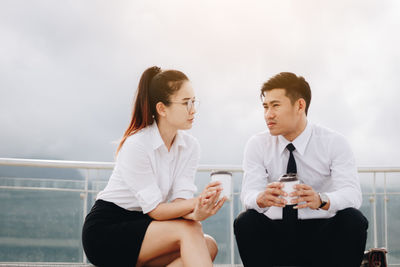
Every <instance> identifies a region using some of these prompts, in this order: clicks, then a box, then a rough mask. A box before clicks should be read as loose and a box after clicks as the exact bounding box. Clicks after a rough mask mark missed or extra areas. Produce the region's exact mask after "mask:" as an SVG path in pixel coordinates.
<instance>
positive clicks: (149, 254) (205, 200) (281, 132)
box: [82, 67, 368, 267]
mask: <svg viewBox="0 0 400 267" xmlns="http://www.w3.org/2000/svg"><path fill="white" fill-rule="evenodd" d="M261 96H262V103H263V105H264V116H265V120H266V122H267V126H268V128H269V131H266V132H263V133H260V134H257V135H255V136H253V137H252V138H251V139H250V140H249V142H248V144H247V146H246V149H245V155H244V163H243V168H244V171H245V173H244V178H243V185H242V193H241V198H242V201H243V204H244V206H245V208H246V211H244V212H243V213H241V214H240V215H239V216H238V218H237V219H236V220H235V225H234V229H235V236H236V241H237V244H238V247H239V252H240V256H241V258H242V261H243V264H244V266H274V265H290V264H295V265H310V266H357V267H358V266H360V262H361V257H362V254H363V251H364V248H365V242H366V231H367V227H368V222H367V220H366V219H365V218H364V216H363V215H362V214H361V213H360V211H358V210H357V208H359V207H360V205H361V191H360V184H359V181H358V177H357V170H356V165H355V161H354V157H353V154H352V152H351V149H350V146H349V144H348V143H347V142H346V140H345V139H344V138H343V137H342V136H341V135H339V134H337V133H336V132H333V131H331V130H328V129H326V128H324V127H321V126H318V125H314V124H311V123H309V122H308V121H307V110H308V107H309V105H310V100H311V91H310V87H309V85H308V83H307V82H306V81H305V80H304V78H302V77H298V76H296V75H294V74H292V73H280V74H278V75H276V76H274V77H272V78H271V79H270V80H268V81H267V82H266V83H265V84H264V86H263V87H262V90H261ZM196 104H197V101H196V99H195V94H194V90H193V88H192V86H191V84H190V82H189V79H188V78H187V76H186V75H185V74H183V73H182V72H180V71H177V70H161V69H160V68H158V67H151V68H149V69H147V70H146V71H145V72H144V73H143V74H142V77H141V78H140V81H139V85H138V89H137V91H136V98H135V103H134V107H133V113H132V119H131V123H130V125H129V127H128V129H127V130H126V131H125V133H124V135H123V138H122V140H121V142H120V144H119V147H118V149H117V156H116V165H115V168H114V170H113V173H112V175H111V177H110V179H109V182H108V184H107V186H106V187H105V189H104V190H103V191H101V192H100V193H99V194H98V195H97V199H96V202H95V204H94V206H93V207H92V209H91V211H90V212H89V214H88V215H87V217H86V219H85V223H84V226H83V231H82V242H83V247H84V250H85V253H86V256H87V258H88V259H89V261H90V262H91V263H93V264H95V265H96V266H99V267H102V266H118V267H124V266H130V267H133V266H212V264H213V260H214V259H215V257H216V255H217V252H218V247H217V243H216V241H215V240H214V239H213V238H212V237H211V236H209V235H206V234H204V233H203V231H202V226H201V224H200V221H203V220H205V219H207V218H208V217H210V216H213V215H214V214H216V213H217V212H218V210H219V209H220V208H221V207H222V205H223V204H224V202H225V200H226V198H225V197H224V198H222V199H220V194H221V191H222V188H221V185H220V183H219V182H211V183H210V184H208V185H207V186H206V187H205V188H204V190H203V191H202V192H201V193H200V194H199V195H198V196H197V197H194V193H195V191H196V186H195V184H194V179H195V174H196V170H197V167H198V162H199V157H200V147H199V143H198V142H197V140H196V139H195V138H194V137H192V136H191V135H189V134H188V133H186V132H185V131H182V130H186V129H190V128H191V127H192V124H193V119H194V114H195V113H196ZM285 173H295V174H296V175H297V177H298V179H299V181H300V183H299V184H297V185H296V186H295V189H294V191H293V192H292V193H291V194H290V196H289V195H288V194H287V192H286V191H285V190H284V188H283V186H284V183H282V182H279V181H278V179H279V177H280V176H281V175H282V174H285ZM288 197H291V199H290V200H289V198H288ZM219 199H220V200H219ZM288 200H289V201H288ZM227 227H228V226H227Z"/></svg>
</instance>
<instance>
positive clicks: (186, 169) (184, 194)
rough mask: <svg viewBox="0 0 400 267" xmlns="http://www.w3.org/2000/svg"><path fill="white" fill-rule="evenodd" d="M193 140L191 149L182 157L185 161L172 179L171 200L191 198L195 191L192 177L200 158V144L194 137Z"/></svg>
mask: <svg viewBox="0 0 400 267" xmlns="http://www.w3.org/2000/svg"><path fill="white" fill-rule="evenodd" d="M193 142H194V143H193V144H192V150H191V151H190V152H189V154H188V155H187V156H186V157H187V158H186V159H184V160H185V161H186V163H185V164H184V165H183V167H182V170H181V171H180V172H179V175H178V176H177V177H176V178H175V180H174V183H173V187H172V195H171V200H175V199H177V198H183V199H189V198H192V197H193V195H194V193H195V192H196V191H197V187H196V185H195V183H194V179H195V176H196V171H197V168H198V165H199V160H200V144H199V143H198V142H197V140H195V139H193Z"/></svg>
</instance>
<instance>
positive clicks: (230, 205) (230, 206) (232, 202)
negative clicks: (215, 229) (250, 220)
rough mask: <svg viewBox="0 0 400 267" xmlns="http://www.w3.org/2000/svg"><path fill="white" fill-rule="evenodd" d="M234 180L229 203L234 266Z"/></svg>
mask: <svg viewBox="0 0 400 267" xmlns="http://www.w3.org/2000/svg"><path fill="white" fill-rule="evenodd" d="M233 180H234V179H232V185H231V192H230V194H231V201H230V203H229V208H230V211H229V213H230V220H229V221H230V222H229V223H230V226H229V229H230V233H231V265H232V266H234V264H235V236H234V234H233V219H234V218H233V216H234V210H233V205H234V201H235V195H234V194H233V192H234V190H233V186H234V184H235V183H234V182H233Z"/></svg>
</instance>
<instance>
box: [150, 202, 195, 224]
mask: <svg viewBox="0 0 400 267" xmlns="http://www.w3.org/2000/svg"><path fill="white" fill-rule="evenodd" d="M195 205H196V199H195V198H191V199H175V200H174V201H173V202H170V203H160V204H159V205H158V206H157V207H156V208H155V209H154V210H152V211H150V212H149V213H148V215H149V216H150V217H151V218H153V219H154V220H157V221H165V220H171V219H175V218H179V217H184V216H185V215H188V214H190V213H191V212H192V211H193V210H194V207H195Z"/></svg>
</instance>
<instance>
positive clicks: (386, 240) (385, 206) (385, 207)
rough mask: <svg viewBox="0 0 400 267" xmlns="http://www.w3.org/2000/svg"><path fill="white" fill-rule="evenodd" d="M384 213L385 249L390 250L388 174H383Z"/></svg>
mask: <svg viewBox="0 0 400 267" xmlns="http://www.w3.org/2000/svg"><path fill="white" fill-rule="evenodd" d="M383 193H384V194H383V195H384V199H383V207H384V209H383V212H384V221H385V248H386V249H389V247H388V223H387V202H388V200H389V198H388V195H387V191H386V172H384V173H383Z"/></svg>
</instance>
